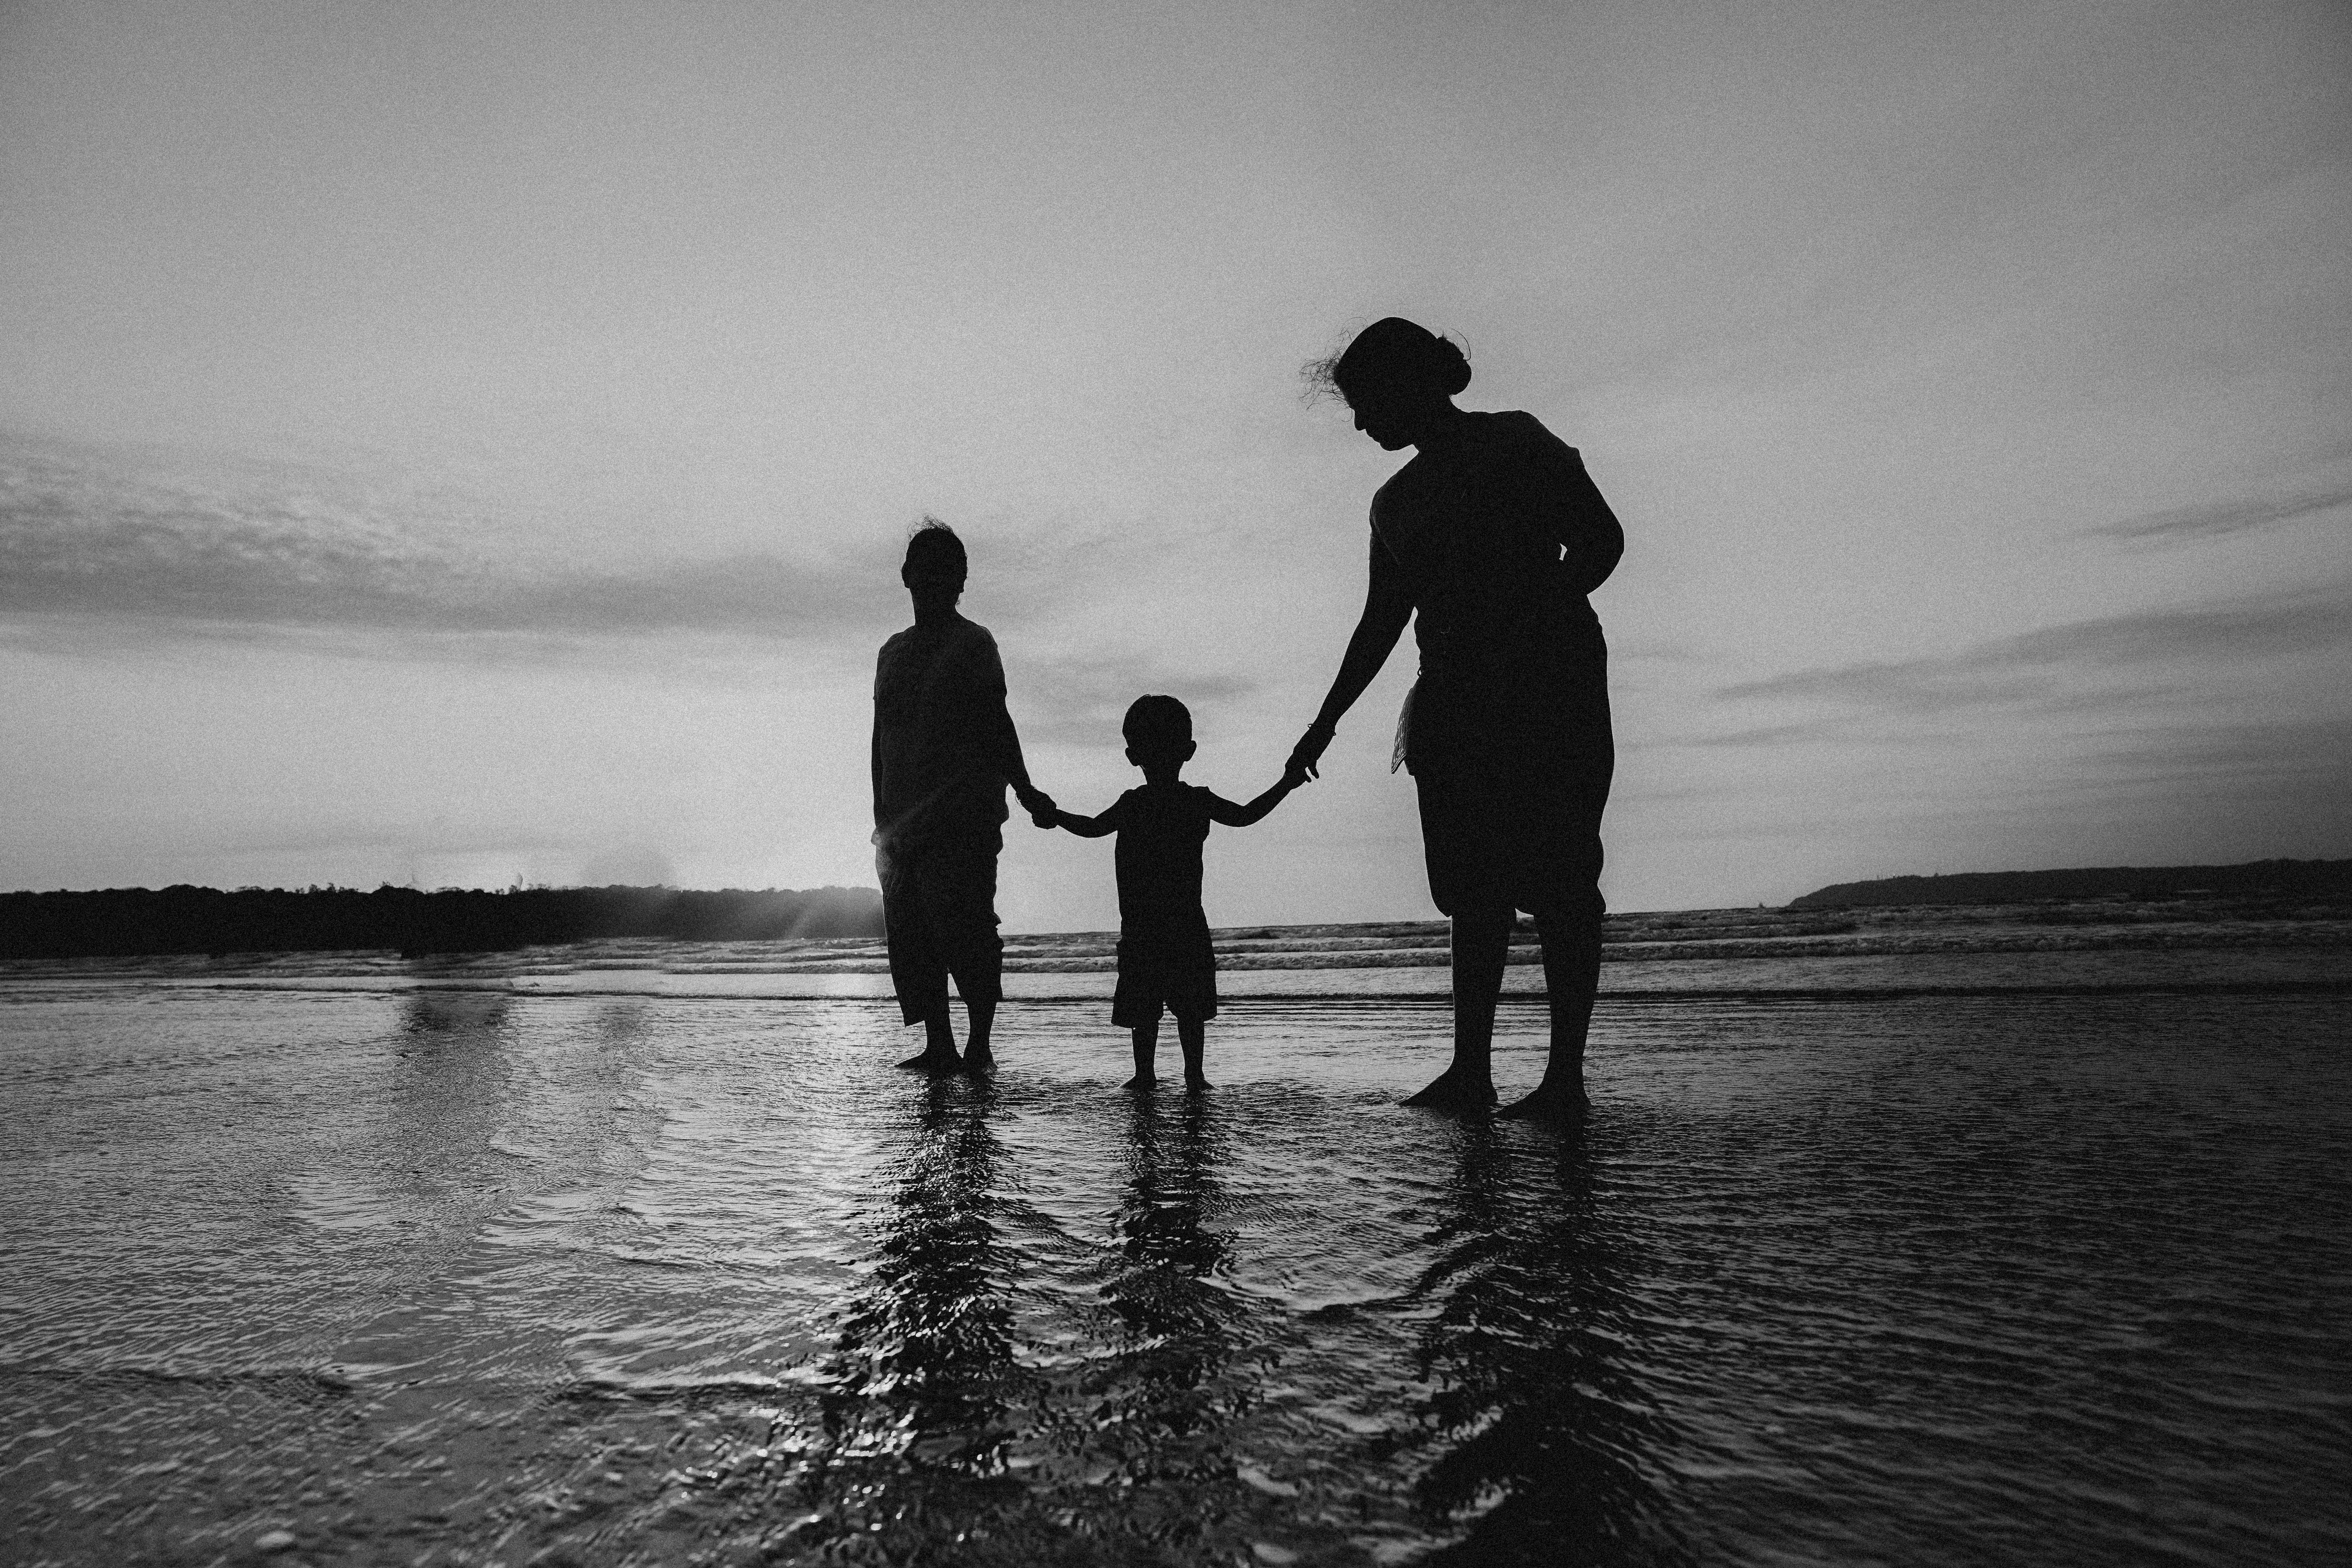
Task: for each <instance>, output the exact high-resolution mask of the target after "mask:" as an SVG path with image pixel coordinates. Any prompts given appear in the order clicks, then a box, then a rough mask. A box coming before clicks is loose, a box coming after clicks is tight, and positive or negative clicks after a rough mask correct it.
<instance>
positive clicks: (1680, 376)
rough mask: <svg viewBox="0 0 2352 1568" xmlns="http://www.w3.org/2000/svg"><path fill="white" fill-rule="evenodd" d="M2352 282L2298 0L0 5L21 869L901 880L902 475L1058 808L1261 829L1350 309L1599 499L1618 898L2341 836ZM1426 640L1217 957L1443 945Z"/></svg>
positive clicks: (1311, 621) (2351, 693)
mask: <svg viewBox="0 0 2352 1568" xmlns="http://www.w3.org/2000/svg"><path fill="white" fill-rule="evenodd" d="M2347 256H2352V10H2347V8H2346V7H2345V6H2343V5H2340V4H2336V3H2333V0H2316V3H2311V4H2297V3H2267V0H2249V3H2233V4H2231V5H2211V4H2189V3H2182V4H2173V3H2154V4H2128V3H2126V4H2100V5H2027V4H2005V3H2001V0H1986V3H1982V4H1970V5H1950V4H1942V3H1932V0H1923V3H1918V4H1899V3H1890V0H1856V3H1839V0H1800V3H1791V4H1751V3H1748V0H1741V3H1738V4H1705V3H1693V4H1676V5H1659V4H1654V3H1643V4H1632V5H1607V4H1592V5H1532V4H1483V3H1476V0H1446V3H1445V4H1443V5H1435V4H1432V5H1370V4H1362V5H1359V4H1301V5H1259V4H1249V5H1207V4H1182V3H1175V4H1167V3H1162V4H1154V5H1148V6H1145V5H1137V6H1123V5H1108V4H1102V3H1099V0H1090V3H1088V4H1084V5H972V4H968V3H962V4H952V5H910V4H898V5H868V4H856V5H791V4H763V5H723V4H713V5H617V4H607V5H596V4H589V3H583V0H567V3H565V4H561V5H520V4H517V5H437V4H430V3H425V0H409V3H406V4H403V5H392V6H371V5H333V4H274V3H263V4H249V5H222V4H215V3H210V0H173V3H171V4H159V5H138V4H111V5H70V4H45V3H40V0H16V3H13V4H9V5H6V6H5V8H0V278H5V288H0V342H5V353H0V476H5V477H0V483H4V484H5V500H0V504H5V512H0V648H5V658H0V798H5V805H6V813H7V817H8V822H9V830H8V832H7V834H6V835H5V840H0V886H6V887H16V888H26V887H33V888H49V887H92V886H124V885H135V884H145V885H149V886H160V885H163V884H165V883H168V882H174V881H195V882H205V883H213V884H216V885H236V884H244V883H259V884H265V885H269V884H276V885H303V884H308V883H313V882H327V881H336V882H341V883H345V884H352V883H357V884H361V885H373V884H374V883H375V882H377V881H380V880H386V879H389V880H394V881H407V880H415V881H417V882H419V883H421V884H423V885H425V886H436V885H442V884H451V883H456V884H467V885H500V884H505V883H509V882H511V881H512V880H514V879H517V878H519V877H520V878H521V879H525V880H531V881H541V880H545V881H555V882H568V881H573V880H578V879H591V880H595V881H600V882H601V881H607V880H625V881H651V880H656V879H659V880H666V881H673V882H679V883H684V884H688V885H700V886H726V885H734V886H755V887H756V886H767V885H782V886H806V885H812V884H816V883H824V882H868V881H870V880H871V867H870V860H869V854H870V851H869V850H868V848H867V847H866V829H867V826H868V821H867V816H866V812H867V804H866V776H865V768H866V725H867V717H868V711H869V697H868V693H869V687H870V680H871V668H872V655H873V650H874V648H875V647H876V645H877V644H878V643H879V642H880V640H881V639H882V638H883V637H885V636H886V635H887V634H888V633H889V632H890V631H892V630H894V629H895V628H896V627H897V626H898V625H900V624H902V623H903V620H904V618H905V616H904V600H903V597H902V595H900V593H899V591H898V587H897V584H896V580H895V574H894V570H893V568H894V566H895V563H896V558H897V552H898V548H899V545H900V542H901V541H902V540H903V538H904V535H905V532H906V530H907V528H908V525H909V524H910V523H911V522H912V521H914V520H915V519H916V518H917V517H918V516H919V514H921V513H924V512H934V513H937V514H939V515H940V516H942V517H945V518H947V519H949V520H950V521H953V522H954V523H956V524H957V525H958V527H959V528H960V529H961V531H963V532H964V534H965V536H966V538H967V540H968V541H969V542H970V544H971V550H972V554H973V563H974V577H973V581H972V584H971V592H970V594H969V595H968V598H967V603H966V608H967V610H968V612H969V613H970V614H971V615H972V616H973V617H974V618H976V619H978V620H980V621H982V622H983V623H984V624H986V625H988V626H991V627H992V628H993V629H994V631H995V632H996V634H997V637H998V638H999V641H1000V642H1001V644H1002V646H1003V648H1004V650H1005V652H1006V655H1007V658H1008V663H1009V665H1010V668H1011V672H1012V679H1013V710H1014V713H1015V716H1016V718H1017V719H1018V720H1019V721H1021V723H1022V725H1023V726H1024V733H1025V734H1026V736H1027V738H1028V741H1029V745H1030V749H1031V752H1032V756H1033V762H1034V767H1035V769H1036V772H1037V773H1038V775H1039V778H1040V780H1041V782H1043V783H1044V784H1046V786H1047V787H1048V788H1050V789H1052V790H1054V791H1055V793H1056V794H1057V795H1059V796H1060V797H1061V798H1062V799H1063V800H1064V801H1065V803H1066V804H1067V805H1071V806H1073V807H1074V808H1076V809H1082V810H1083V809H1090V808H1093V807H1096V806H1098V805H1101V804H1102V803H1104V802H1106V801H1107V800H1108V798H1109V797H1110V796H1111V795H1112V794H1113V793H1114V792H1116V791H1117V790H1118V789H1121V788H1124V787H1126V786H1127V784H1129V783H1131V782H1133V779H1132V775H1131V773H1130V771H1129V769H1128V768H1127V766H1126V764H1125V763H1123V762H1122V761H1121V759H1120V756H1119V752H1118V738H1117V720H1118V712H1119V710H1121V709H1122V708H1123V707H1124V705H1125V704H1126V702H1127V701H1128V700H1129V699H1130V698H1132V697H1133V696H1135V695H1136V694H1138V693H1139V692H1141V691H1144V690H1168V691H1173V692H1175V693H1177V694H1178V695H1180V696H1182V697H1184V698H1185V699H1187V700H1189V701H1190V702H1191V703H1192V706H1193V708H1194V710H1195V713H1196V714H1197V716H1198V719H1199V724H1200V731H1201V737H1202V752H1201V757H1200V760H1199V761H1198V762H1197V763H1195V764H1194V767H1193V769H1192V774H1191V776H1192V777H1194V778H1196V779H1197V780H1199V781H1200V782H1203V783H1207V784H1212V785H1213V786H1215V787H1218V788H1220V789H1222V790H1223V791H1224V792H1225V793H1227V794H1229V795H1247V794H1249V793H1252V792H1254V791H1255V790H1256V789H1257V788H1259V787H1261V786H1262V785H1263V784H1265V783H1268V782H1270V781H1271V779H1272V778H1273V776H1274V773H1275V772H1276V769H1277V767H1278V764H1279V762H1280V759H1281V757H1282V755H1283V753H1284V752H1286V749H1287V747H1288V743H1289V741H1290V739H1291V738H1292V736H1293V735H1294V734H1295V733H1296V731H1297V729H1298V728H1299V727H1300V726H1301V725H1302V724H1303V723H1304V721H1306V719H1307V717H1308V716H1309V715H1310V713H1311V712H1312V710H1313V708H1314V705H1315V703H1316V701H1317V700H1318V697H1319V695H1320V692H1321V689H1322V687H1323V684H1324V683H1325V682H1326V680H1328V677H1329V674H1330V670H1331V667H1332V666H1333V664H1334V663H1335V662H1336V660H1337V658H1338V655H1339V647H1340V645H1341V643H1342V641H1343V639H1344V637H1345V635H1346V632H1347V629H1348V627H1349V625H1350V624H1351V621H1352V618H1353V615H1354V612H1355V609H1356V607H1357V603H1358V598H1359V595H1360V592H1361V585H1362V584H1361V572H1362V555H1363V548H1364V534H1365V522H1364V509H1365V504H1366V501H1367V500H1368V499H1369V498H1370V494H1371V491H1372V490H1373V489H1374V488H1375V487H1376V486H1377V485H1378V484H1379V482H1380V481H1381V479H1382V478H1383V477H1385V475H1386V474H1387V473H1388V472H1389V471H1390V470H1391V468H1393V467H1394V465H1395V462H1396V459H1395V458H1392V457H1390V456H1388V455H1387V454H1383V453H1381V451H1379V450H1378V449H1377V448H1376V447H1372V446H1371V445H1370V443H1369V442H1366V441H1365V440H1363V439H1362V438H1361V437H1359V436H1357V435H1356V434H1355V433H1354V432H1353V431H1352V430H1351V429H1350V428H1349V423H1348V419H1347V416H1346V415H1345V413H1344V411H1342V410H1339V409H1338V408H1336V407H1334V406H1331V405H1322V406H1310V405H1307V403H1305V402H1304V401H1303V400H1302V399H1301V396H1300V389H1299V383H1298V380H1297V366H1298V364H1299V363H1300V362H1301V361H1302V360H1304V359H1306V358H1307V357H1309V356H1310V355H1312V354H1314V353H1318V352H1321V351H1323V350H1325V349H1328V347H1330V346H1331V345H1332V344H1333V343H1335V342H1338V341H1340V340H1341V339H1342V338H1343V337H1344V335H1345V333H1346V332H1347V331H1349V329H1351V328H1352V327H1355V326H1357V325H1360V324H1361V323H1362V322H1364V321H1369V320H1370V319H1372V318H1375V317H1378V316H1381V315H1385V314H1389V313H1391V312H1395V313H1402V314H1406V315H1410V316H1412V317H1414V318H1416V319H1418V320H1420V321H1423V322H1425V323H1427V324H1429V325H1431V326H1433V327H1436V328H1440V329H1444V330H1447V331H1452V332H1454V333H1455V334H1456V335H1457V336H1459V337H1461V338H1462V339H1464V340H1465V341H1466V342H1468V344H1469V346H1470V348H1471V351H1472V353H1473V357H1474V362H1475V368H1476V380H1475V382H1474V384H1473V385H1472V387H1471V389H1470V392H1469V394H1468V395H1465V398H1464V400H1463V401H1464V403H1465V405H1466V406H1471V407H1482V408H1515V407H1516V408H1526V409H1529V410H1532V411H1534V412H1535V413H1536V414H1537V415H1538V416H1540V417H1541V418H1543V419H1544V420H1545V421H1546V422H1547V423H1548V424H1549V425H1550V426H1551V427H1552V428H1553V429H1555V430H1556V431H1559V433H1560V434H1562V435H1563V436H1564V437H1566V438H1567V439H1569V440H1570V441H1571V442H1573V443H1574V444H1576V445H1578V446H1579V447H1582V448H1583V449H1584V451H1585V453H1586V457H1587V461H1588V463H1589V465H1590V467H1591V470H1592V472H1593V474H1594V475H1595V477H1596V478H1597V479H1599V480H1600V482H1601V486H1602V488H1603V489H1604V490H1605V491H1606V492H1607V493H1608V494H1609V496H1610V497H1611V499H1612V501H1613V502H1614V503H1615V505H1616V506H1617V508H1618V510H1619V511H1620V512H1621V514H1622V516H1623V517H1624V519H1625V521H1626V523H1627V528H1628V531H1629V534H1630V535H1631V539H1632V543H1631V547H1630V549H1629V551H1628V552H1627V555H1626V559H1625V563H1624V565H1623V567H1622V569H1621V571H1620V573H1619V574H1618V576H1617V578H1616V580H1615V581H1613V582H1612V583H1611V584H1609V585H1608V587H1606V588H1605V589H1604V590H1602V592H1601V594H1600V595H1598V596H1597V599H1596V604H1597V606H1598V608H1599V609H1600V611H1601V616H1602V619H1603V621H1604V623H1605V624H1606V626H1608V628H1609V632H1610V636H1611V639H1612V646H1613V648H1614V650H1615V659H1616V663H1615V694H1616V700H1617V711H1618V722H1619V732H1620V737H1621V744H1622V764H1621V771H1620V773H1619V784H1618V792H1617V795H1616V797H1615V802H1614V804H1613V805H1612V814H1611V819H1610V820H1611V826H1610V843H1611V854H1612V869H1611V872H1610V876H1609V881H1608V887H1609V890H1610V892H1611V895H1612V900H1613V902H1615V903H1616V904H1617V905H1618V906H1619V907H1623V908H1659V907H1675V906H1694V905H1717V904H1727V903H1739V902H1753V901H1758V900H1771V901H1774V902H1778V901H1780V900H1785V899H1787V898H1789V897H1790V896H1792V895H1794V894H1796V893H1799V892H1802V891H1804V890H1806V889H1809V888H1811V887H1814V886H1817V885H1819V884H1822V883H1824V882H1829V881H1833V880H1842V879H1849V878H1854V877H1861V876H1870V875H1879V874H1892V873H1897V872H1905V871H1930V870H1938V869H1941V870H1961V869H1998V868H2020V867H2034V866H2047V865H2090V864H2114V863H2150V864H2166V863H2178V862H2193V861H2221V860H2231V859H2242V858H2254V857H2258V856H2267V855H2297V856H2308V855H2336V856H2342V855H2347V854H2352V811H2347V804H2346V795H2347V792H2346V790H2345V788H2344V782H2345V779H2346V778H2347V773H2352V679H2347V662H2352V661H2347V641H2352V613H2347V612H2352V552H2347V519H2352V353H2347V350H2352V283H2347V267H2346V264H2345V258H2346V257H2347ZM1409 664H1410V660H1409V658H1408V657H1407V656H1406V655H1404V654H1402V653H1401V654H1400V656H1399V658H1397V659H1396V661H1395V663H1394V665H1393V667H1392V668H1391V671H1390V673H1389V674H1388V675H1386V676H1385V677H1383V679H1382V680H1381V684H1380V685H1379V686H1377V687H1375V688H1374V689H1373V691H1372V693H1371V694H1370V696H1369V697H1368V698H1367V699H1366V700H1365V702H1364V704H1363V706H1362V707H1361V708H1360V709H1359V710H1358V712H1357V714H1356V716H1355V717H1354V718H1353V719H1352V720H1351V721H1350V722H1349V724H1348V725H1347V726H1346V728H1345V730H1344V731H1343V732H1342V734H1341V737H1340V740H1339V744H1338V746H1337V747H1336V748H1335V750H1334V752H1333V753H1332V756H1331V759H1330V762H1329V763H1328V766H1327V770H1326V774H1325V780H1324V782H1323V783H1321V784H1318V785H1316V786H1314V787H1313V788H1311V789H1309V790H1307V792H1305V793H1303V794H1302V795H1299V796H1297V797H1296V798H1295V799H1294V800H1293V801H1292V802H1291V803H1290V804H1288V805H1286V806H1285V807H1284V808H1283V809H1282V811H1281V812H1279V813H1277V814H1276V816H1274V817H1273V818H1271V819H1269V821H1268V822H1267V823H1265V825H1263V826H1259V827H1257V828H1254V829H1251V830H1250V831H1249V832H1247V833H1245V834H1231V835H1221V836H1220V839H1219V842H1218V843H1217V844H1216V845H1214V846H1213V848H1212V861H1211V873H1210V875H1211V882H1212V887H1211V891H1210V900H1211V909H1212V913H1213V917H1214V918H1216V919H1218V920H1219V921H1261V920H1264V921H1307V920H1326V919H1329V920H1338V919H1370V918H1383V917H1400V916H1412V915H1417V914H1423V913H1426V912H1427V910H1428V905H1427V901H1426V897H1425V893H1424V891H1423V884H1422V879H1421V864H1420V854H1419V844H1418V835H1417V832H1416V828H1415V824H1414V819H1413V810H1412V789H1411V786H1410V784H1409V783H1408V781H1407V780H1406V779H1405V778H1404V777H1403V776H1402V775H1396V776H1393V777H1391V775H1390V774H1389V773H1388V772H1387V770H1386V766H1385V759H1386V752H1387V748H1388V731H1389V728H1390V725H1391V721H1392V719H1393V715H1394V712H1395V709H1396V706H1397V703H1398V701H1399V700H1400V699H1401V697H1402V692H1403V689H1404V686H1405V684H1406V681H1407V680H1408V679H1409V674H1410V671H1409ZM1010 833H1011V837H1010V840H1009V847H1008V850H1007V853H1006V857H1005V860H1004V868H1003V910H1004V914H1005V917H1006V920H1007V923H1008V924H1009V925H1010V926H1012V927H1013V928H1015V929H1020V928H1028V929H1066V928H1070V927H1089V926H1100V925H1103V924H1106V923H1108V921H1110V920H1111V918H1112V915H1111V910H1112V909H1113V902H1112V896H1111V885H1110V868H1109V863H1108V861H1109V858H1108V853H1107V852H1106V851H1105V850H1104V849H1103V847H1101V846H1100V845H1096V844H1087V843H1081V842H1079V841H1076V840H1074V839H1070V838H1068V837H1063V836H1051V837H1049V836H1046V835H1042V834H1037V833H1035V832H1034V831H1033V830H1030V829H1028V828H1026V827H1025V826H1023V825H1020V824H1019V823H1017V822H1016V824H1015V825H1014V826H1013V829H1011V830H1010Z"/></svg>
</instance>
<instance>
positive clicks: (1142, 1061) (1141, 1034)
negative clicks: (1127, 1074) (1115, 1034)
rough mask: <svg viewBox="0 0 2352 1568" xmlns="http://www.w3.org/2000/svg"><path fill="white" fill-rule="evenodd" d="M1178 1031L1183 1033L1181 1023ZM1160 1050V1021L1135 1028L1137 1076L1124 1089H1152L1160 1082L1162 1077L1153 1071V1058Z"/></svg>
mask: <svg viewBox="0 0 2352 1568" xmlns="http://www.w3.org/2000/svg"><path fill="white" fill-rule="evenodd" d="M1177 1029H1178V1030H1179V1032H1180V1033H1181V1030H1182V1029H1183V1025H1182V1024H1181V1023H1179V1024H1178V1025H1177ZM1159 1050H1160V1020H1159V1019H1157V1018H1154V1019H1153V1020H1151V1022H1150V1023H1149V1024H1139V1025H1137V1026H1135V1076H1134V1077H1133V1078H1131V1079H1128V1080H1127V1083H1126V1084H1125V1086H1124V1087H1126V1088H1128V1089H1150V1087H1151V1086H1152V1085H1153V1084H1155V1083H1157V1082H1159V1081H1160V1075H1159V1074H1158V1073H1157V1072H1155V1071H1154V1070H1153V1069H1152V1058H1154V1057H1155V1056H1157V1055H1158V1054H1159Z"/></svg>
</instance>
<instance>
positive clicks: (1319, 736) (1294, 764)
mask: <svg viewBox="0 0 2352 1568" xmlns="http://www.w3.org/2000/svg"><path fill="white" fill-rule="evenodd" d="M1337 733H1339V731H1338V730H1337V729H1335V728H1334V727H1333V726H1331V725H1329V724H1326V723H1324V722H1323V721H1321V720H1319V719H1318V720H1317V721H1315V722H1314V723H1312V724H1309V725H1307V733H1305V734H1304V735H1301V736H1299V737H1298V744H1297V745H1295V746H1293V747H1291V748H1290V760H1289V761H1288V762H1286V763H1284V764H1283V765H1282V767H1283V772H1285V773H1304V774H1306V775H1307V777H1308V778H1310V779H1318V778H1321V777H1322V776H1323V775H1322V774H1321V773H1318V772H1317V771H1316V767H1315V764H1316V763H1318V762H1321V761H1322V760H1323V748H1324V747H1326V746H1328V745H1329V744H1330V743H1331V737H1332V736H1333V735H1335V734H1337Z"/></svg>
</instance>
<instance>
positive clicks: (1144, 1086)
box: [1118, 1068, 1160, 1094]
mask: <svg viewBox="0 0 2352 1568" xmlns="http://www.w3.org/2000/svg"><path fill="white" fill-rule="evenodd" d="M1118 1087H1119V1088H1121V1089H1125V1090H1127V1091H1128V1092H1129V1094H1150V1092H1151V1091H1152V1090H1153V1089H1158V1088H1159V1087H1160V1075H1159V1074H1158V1073H1156V1072H1153V1071H1151V1070H1150V1068H1145V1069H1144V1070H1143V1071H1141V1072H1139V1073H1137V1074H1136V1075H1135V1076H1134V1077H1133V1078H1131V1079H1128V1080H1127V1081H1126V1082H1125V1083H1123V1084H1120V1085H1119V1086H1118Z"/></svg>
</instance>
